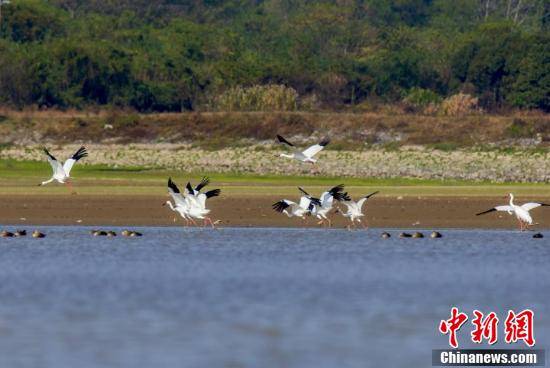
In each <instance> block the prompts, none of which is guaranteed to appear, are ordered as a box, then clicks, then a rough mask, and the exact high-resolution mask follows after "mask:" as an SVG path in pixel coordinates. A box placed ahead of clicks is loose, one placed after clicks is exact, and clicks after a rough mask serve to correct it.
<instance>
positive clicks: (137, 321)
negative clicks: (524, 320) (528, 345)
mask: <svg viewBox="0 0 550 368" xmlns="http://www.w3.org/2000/svg"><path fill="white" fill-rule="evenodd" d="M40 229H41V230H43V231H44V232H46V233H47V234H48V236H47V237H46V238H45V239H32V238H30V237H27V238H21V239H0V367H33V368H34V367H55V368H62V367H71V368H73V367H79V368H85V367H129V368H130V367H132V368H135V367H155V368H158V367H262V368H268V367H327V368H329V367H330V368H332V367H361V368H364V367H427V366H430V365H431V350H432V349H436V348H446V347H448V344H447V336H444V335H441V334H440V333H439V332H438V331H437V326H438V324H439V321H440V320H441V319H447V318H449V315H450V308H451V306H457V307H459V308H460V310H461V311H463V312H465V313H467V314H468V315H469V316H470V321H471V319H472V317H471V312H472V310H473V309H480V310H482V311H486V312H489V311H495V312H496V313H497V314H498V316H499V317H500V319H501V323H500V325H499V326H500V327H502V326H504V319H505V318H506V312H507V311H508V309H513V310H515V311H517V312H519V311H521V310H522V309H524V308H531V309H533V310H534V311H535V337H536V339H537V348H542V349H544V348H548V347H549V346H550V310H549V309H550V267H549V263H550V242H548V239H550V234H548V233H546V234H545V235H546V238H545V239H532V238H531V236H532V233H530V234H525V233H524V234H521V233H519V232H516V231H513V232H512V231H457V230H448V231H442V233H443V235H444V238H442V239H429V238H425V239H399V238H397V236H396V235H397V234H398V232H397V231H391V233H392V235H394V236H393V237H392V238H391V239H388V240H382V239H380V237H379V235H380V233H381V231H382V230H380V229H371V230H369V231H368V232H365V231H355V232H348V231H343V230H321V229H315V230H312V229H221V230H218V231H212V230H203V229H184V228H141V229H140V231H142V232H143V233H144V237H142V238H122V237H120V236H119V237H117V238H112V239H111V238H94V237H92V236H91V235H90V234H89V233H88V231H89V228H84V227H41V228H40ZM117 230H120V229H117ZM470 321H469V322H467V324H468V325H467V326H466V325H465V327H463V329H462V330H460V331H459V342H460V346H461V347H472V344H471V343H469V342H468V341H469V333H470V331H471V323H470ZM499 333H500V336H499V338H500V340H501V341H502V340H503V330H502V329H501V330H499ZM496 346H499V347H504V348H506V347H517V348H524V347H525V345H524V344H523V343H517V344H516V345H506V344H504V343H498V344H497V345H496ZM477 347H487V345H486V344H484V345H482V346H477Z"/></svg>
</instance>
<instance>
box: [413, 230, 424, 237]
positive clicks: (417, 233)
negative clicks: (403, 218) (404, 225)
mask: <svg viewBox="0 0 550 368" xmlns="http://www.w3.org/2000/svg"><path fill="white" fill-rule="evenodd" d="M412 237H413V238H423V237H424V234H422V233H420V232H418V231H417V232H415V233H414V234H412Z"/></svg>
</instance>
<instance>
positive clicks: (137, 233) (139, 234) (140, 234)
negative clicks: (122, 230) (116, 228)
mask: <svg viewBox="0 0 550 368" xmlns="http://www.w3.org/2000/svg"><path fill="white" fill-rule="evenodd" d="M130 236H143V234H142V233H140V232H137V231H132V232H131V233H130Z"/></svg>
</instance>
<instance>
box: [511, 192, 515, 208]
mask: <svg viewBox="0 0 550 368" xmlns="http://www.w3.org/2000/svg"><path fill="white" fill-rule="evenodd" d="M510 206H511V207H514V195H513V194H512V193H510Z"/></svg>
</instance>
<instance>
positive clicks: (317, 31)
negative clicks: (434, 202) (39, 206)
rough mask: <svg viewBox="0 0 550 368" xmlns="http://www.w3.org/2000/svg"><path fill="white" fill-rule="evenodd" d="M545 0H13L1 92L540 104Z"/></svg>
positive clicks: (187, 100) (171, 105)
mask: <svg viewBox="0 0 550 368" xmlns="http://www.w3.org/2000/svg"><path fill="white" fill-rule="evenodd" d="M549 9H550V8H549V7H548V2H547V1H545V0H522V1H518V0H502V1H500V0H457V1H446V0H308V1H299V0H230V1H222V0H151V1H145V0H101V1H100V0H91V1H87V0H50V1H46V0H13V1H12V4H9V5H7V6H4V7H3V8H2V13H3V17H2V23H1V24H0V103H1V104H4V105H10V106H14V107H24V106H27V105H37V106H40V107H57V108H68V107H76V108H86V107H87V106H91V105H94V106H95V105H99V106H104V105H109V106H120V107H132V108H135V109H137V110H140V111H183V110H194V109H207V108H209V104H210V103H211V102H212V101H214V100H216V98H217V96H220V95H222V94H223V93H224V92H225V91H230V90H232V89H234V88H235V87H250V86H253V85H266V84H283V85H286V86H288V87H291V88H292V89H294V90H296V91H297V92H298V93H299V95H300V96H301V97H302V98H303V99H304V100H307V99H310V100H312V101H317V102H318V103H320V104H321V107H323V108H341V107H344V106H348V105H354V104H358V103H362V102H363V101H365V100H373V101H385V102H390V103H392V102H399V101H401V100H402V99H403V98H404V96H409V95H410V94H411V93H412V92H411V91H419V90H422V91H425V92H423V93H426V94H427V95H431V94H432V93H436V94H438V95H439V96H441V97H446V96H448V95H451V94H454V93H457V92H459V91H461V90H467V91H468V92H469V93H473V94H475V95H476V97H479V98H480V100H481V101H482V103H483V105H484V107H485V108H488V109H491V108H499V107H501V106H517V107H520V108H539V109H545V110H548V109H549V106H548V103H549V102H548V95H549V94H550V93H549V86H548V72H547V71H548V46H547V45H548V32H549V28H548V24H549V23H550V21H548V14H549Z"/></svg>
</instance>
